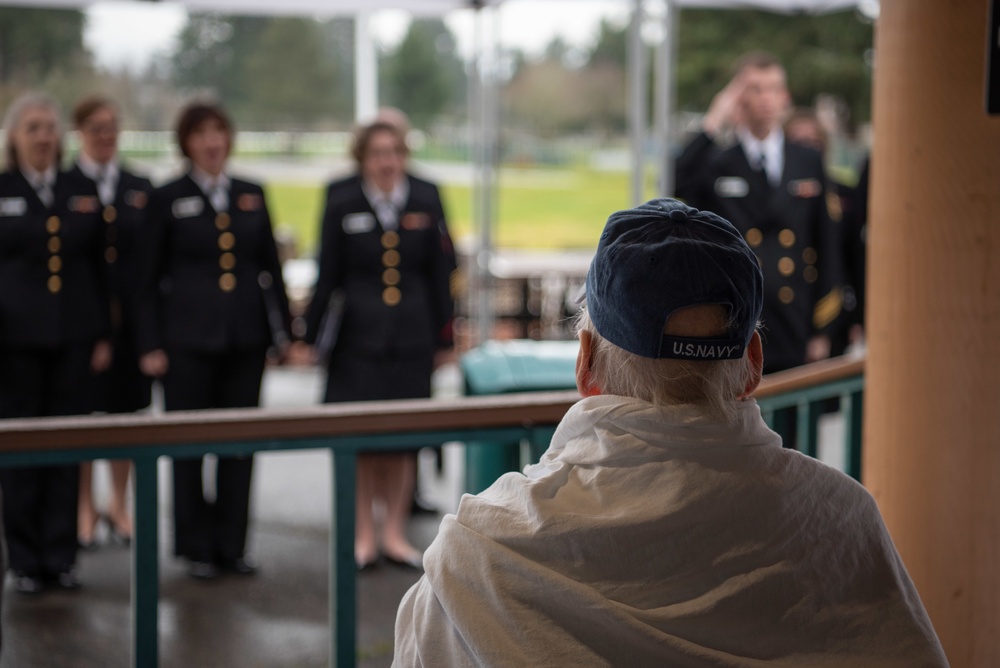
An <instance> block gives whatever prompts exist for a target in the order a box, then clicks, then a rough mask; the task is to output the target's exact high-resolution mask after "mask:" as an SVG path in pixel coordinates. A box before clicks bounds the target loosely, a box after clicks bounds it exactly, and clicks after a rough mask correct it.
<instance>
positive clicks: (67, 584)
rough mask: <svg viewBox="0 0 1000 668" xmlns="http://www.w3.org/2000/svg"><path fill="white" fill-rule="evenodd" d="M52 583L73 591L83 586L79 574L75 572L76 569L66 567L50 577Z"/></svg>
mask: <svg viewBox="0 0 1000 668" xmlns="http://www.w3.org/2000/svg"><path fill="white" fill-rule="evenodd" d="M52 584H54V585H55V586H56V587H59V588H60V589H66V590H69V591H73V590H76V589H79V588H80V587H82V586H83V583H82V582H80V576H79V575H77V574H76V569H73V568H68V569H66V570H65V571H63V572H62V573H59V574H58V575H56V576H55V577H54V578H52Z"/></svg>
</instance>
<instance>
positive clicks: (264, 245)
mask: <svg viewBox="0 0 1000 668" xmlns="http://www.w3.org/2000/svg"><path fill="white" fill-rule="evenodd" d="M232 139H233V130H232V124H231V123H230V121H229V118H228V117H227V116H226V114H225V112H224V111H223V110H222V109H221V108H220V107H218V106H213V105H209V104H193V105H191V106H189V107H187V108H186V109H185V110H184V111H183V112H182V114H181V117H180V121H179V122H178V126H177V141H178V144H179V145H180V148H181V152H182V153H183V154H184V156H185V157H187V158H188V160H189V161H190V170H189V171H188V172H187V173H186V174H185V175H184V176H182V177H180V178H179V179H177V180H176V181H173V182H171V183H168V184H166V185H164V186H162V187H160V188H157V189H156V190H155V191H154V192H153V196H152V198H151V199H150V203H149V218H148V220H147V223H146V234H144V235H143V239H142V249H141V253H140V260H141V266H142V271H143V274H142V279H141V280H140V301H139V303H138V310H137V316H138V317H137V329H138V340H139V350H140V353H141V357H140V360H139V363H140V367H141V368H142V370H143V372H144V373H146V374H147V375H149V376H153V377H162V379H163V391H164V402H165V404H166V409H167V410H191V409H202V408H238V407H246V406H257V405H258V403H259V399H260V385H261V376H262V374H263V371H264V361H265V357H266V352H267V348H268V347H269V346H270V345H272V344H273V345H277V346H279V347H283V346H286V345H287V341H288V338H287V337H288V335H287V331H288V330H287V325H288V321H289V318H288V300H287V297H286V295H285V288H284V283H283V281H282V278H281V265H280V263H279V260H278V251H277V247H276V245H275V241H274V235H273V232H272V230H271V219H270V217H269V215H268V212H267V207H266V206H265V203H264V192H263V190H262V189H261V187H260V186H259V185H257V184H255V183H249V182H247V181H242V180H239V179H236V178H232V177H230V176H229V174H228V173H227V170H226V163H227V160H228V157H229V153H230V150H231V147H232ZM252 468H253V458H252V457H251V456H247V457H219V459H218V468H217V474H216V498H215V501H214V502H212V503H210V502H209V501H207V500H206V499H205V496H204V491H203V489H202V459H201V458H198V459H187V460H186V459H175V460H174V530H175V531H174V541H175V542H174V551H175V553H176V554H177V555H178V556H182V557H186V558H187V559H188V560H189V561H190V570H189V572H190V574H191V575H192V576H193V577H196V578H200V579H211V578H215V577H216V576H218V575H219V573H220V571H228V572H234V573H238V574H242V575H252V574H253V573H254V572H255V571H256V567H255V565H254V564H253V562H252V561H251V560H250V559H249V558H248V557H247V555H246V553H245V547H246V534H247V526H248V523H249V501H250V476H251V471H252Z"/></svg>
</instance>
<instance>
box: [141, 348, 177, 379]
mask: <svg viewBox="0 0 1000 668" xmlns="http://www.w3.org/2000/svg"><path fill="white" fill-rule="evenodd" d="M169 368H170V364H169V361H168V360H167V353H166V351H165V350H163V349H162V348H158V349H156V350H151V351H150V352H148V353H146V354H145V355H143V356H142V357H140V358H139V370H140V371H142V372H143V373H144V374H145V375H147V376H150V377H151V378H159V377H160V376H164V375H166V373H167V369H169Z"/></svg>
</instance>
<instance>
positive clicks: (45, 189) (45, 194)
mask: <svg viewBox="0 0 1000 668" xmlns="http://www.w3.org/2000/svg"><path fill="white" fill-rule="evenodd" d="M35 192H36V193H38V199H40V200H42V204H44V205H45V208H46V209H49V208H52V202H53V201H54V200H55V196H54V195H53V194H52V186H51V185H49V182H48V181H46V180H45V179H39V180H38V181H37V182H36V183H35Z"/></svg>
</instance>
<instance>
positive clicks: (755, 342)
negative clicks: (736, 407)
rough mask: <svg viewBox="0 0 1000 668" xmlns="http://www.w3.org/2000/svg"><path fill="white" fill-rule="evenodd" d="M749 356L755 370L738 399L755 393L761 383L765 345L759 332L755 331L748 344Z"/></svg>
mask: <svg viewBox="0 0 1000 668" xmlns="http://www.w3.org/2000/svg"><path fill="white" fill-rule="evenodd" d="M747 357H748V358H749V359H750V366H751V368H752V370H753V371H752V373H751V375H750V379H749V380H748V381H747V385H746V387H745V388H743V394H741V395H740V396H738V397H736V398H737V399H746V398H747V397H749V396H750V395H751V394H753V393H754V390H756V389H757V386H758V385H760V377H761V375H762V374H763V373H764V346H763V344H762V343H761V341H760V333H759V332H754V333H753V336H751V337H750V344H749V345H747Z"/></svg>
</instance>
